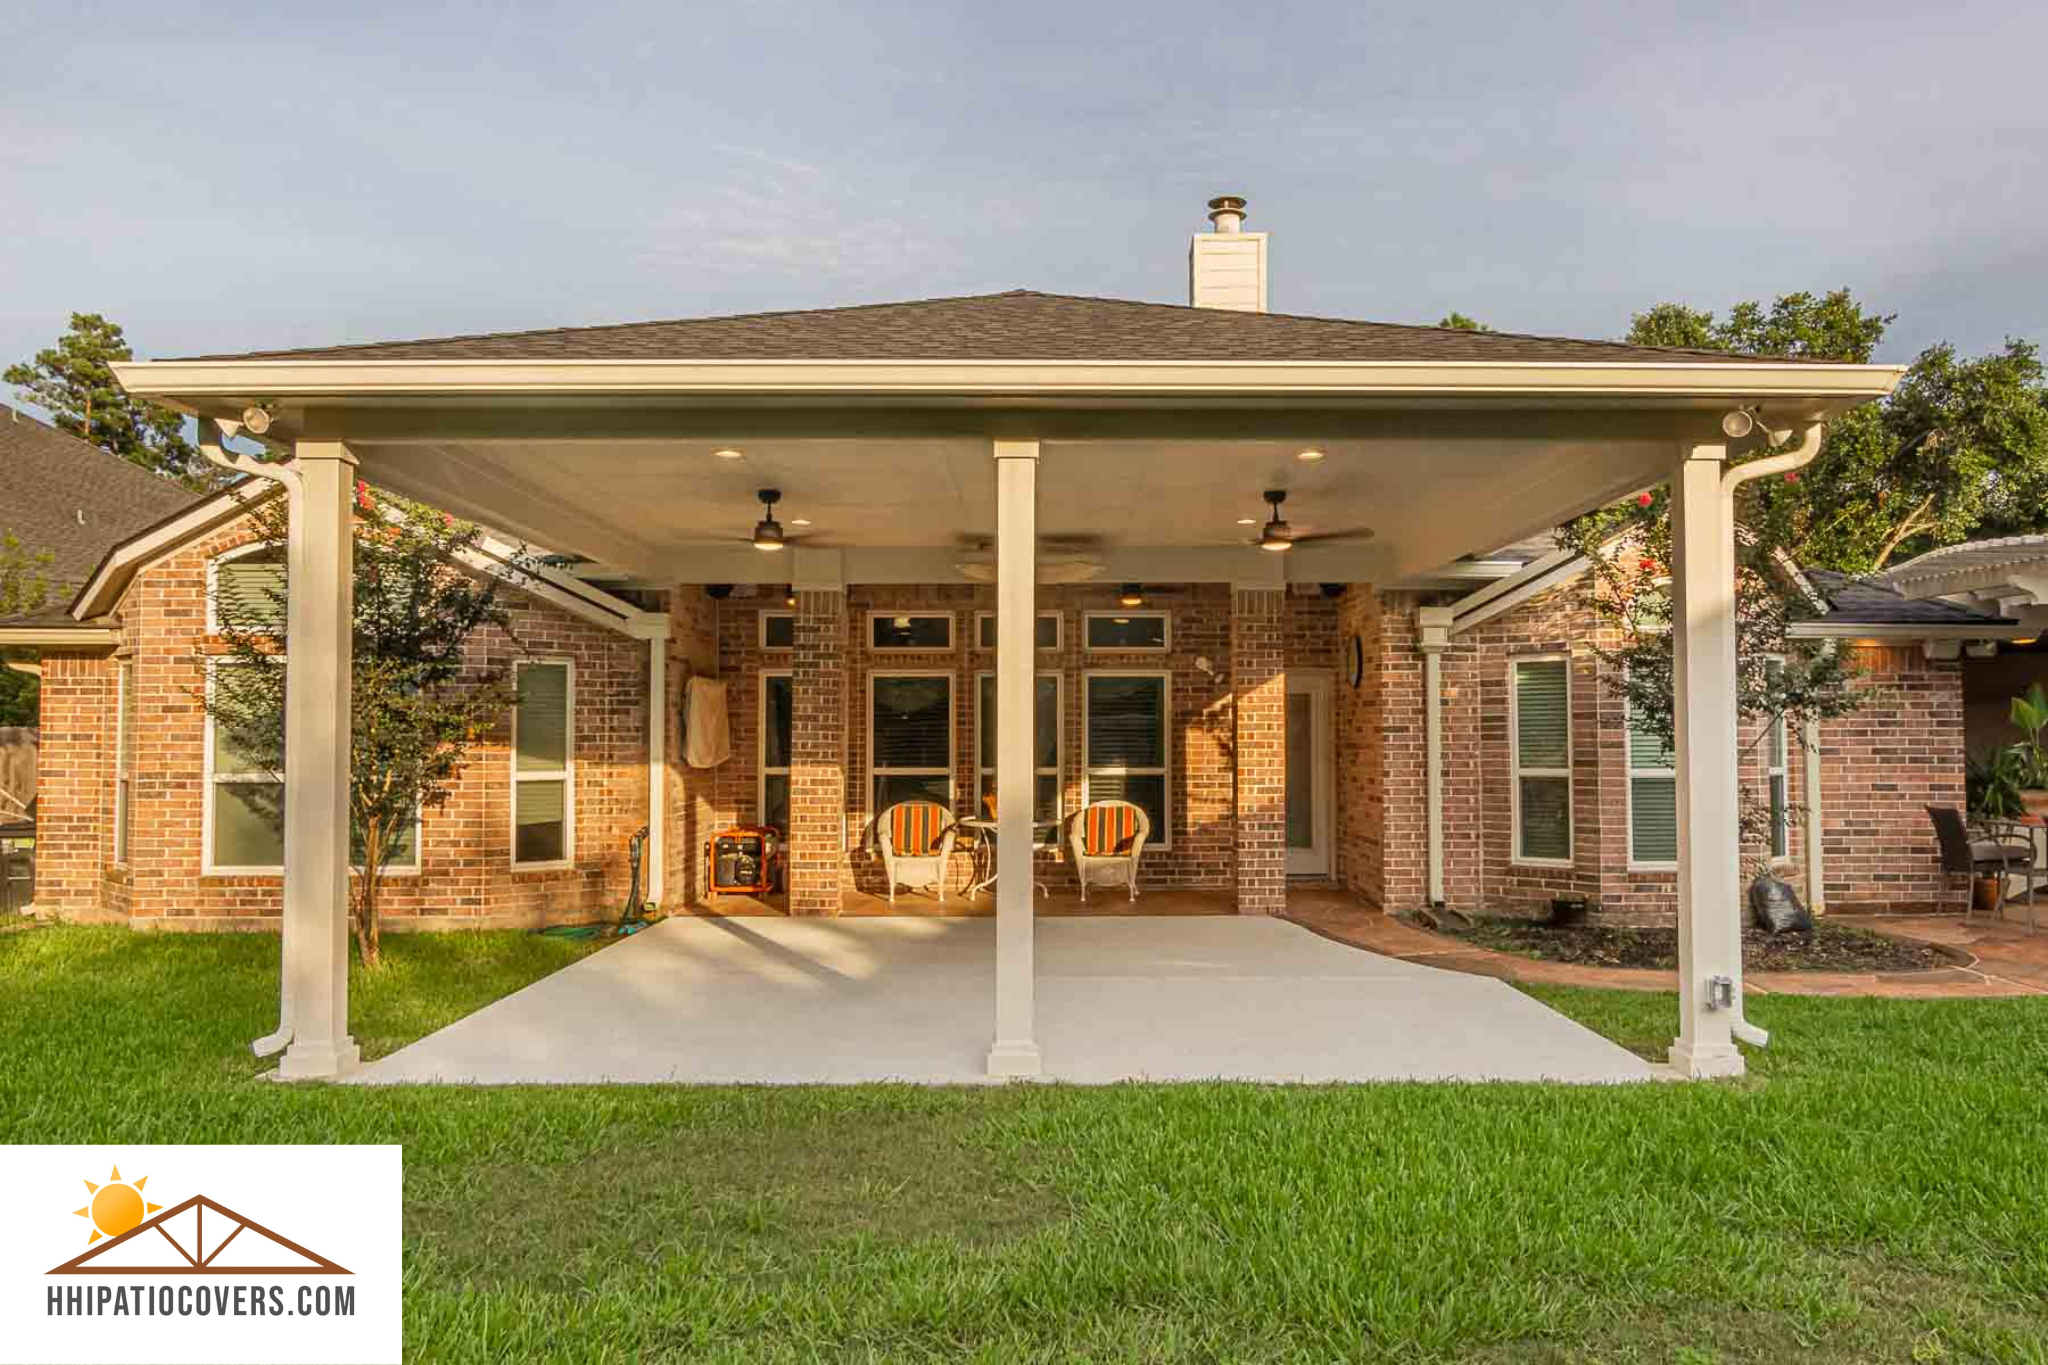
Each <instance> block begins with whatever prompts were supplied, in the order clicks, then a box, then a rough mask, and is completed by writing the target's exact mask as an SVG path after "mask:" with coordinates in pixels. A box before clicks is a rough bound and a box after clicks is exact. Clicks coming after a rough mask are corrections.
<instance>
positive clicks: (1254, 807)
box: [1230, 588, 1289, 915]
mask: <svg viewBox="0 0 2048 1365" xmlns="http://www.w3.org/2000/svg"><path fill="white" fill-rule="evenodd" d="M1288 624H1289V613H1288V610H1287V594H1286V593H1285V592H1283V591H1278V590H1253V589H1244V588H1240V589H1237V590H1236V591H1234V592H1233V593H1232V594H1231V607H1230V676H1231V686H1232V704H1233V706H1234V708H1235V710H1236V715H1237V735H1236V741H1237V743H1236V750H1235V762H1234V765H1233V766H1234V768H1235V771H1236V778H1237V812H1236V834H1237V848H1236V855H1237V909H1238V913H1239V914H1244V915H1277V914H1280V913H1282V912H1283V911H1285V910H1286V909H1287V647H1288Z"/></svg>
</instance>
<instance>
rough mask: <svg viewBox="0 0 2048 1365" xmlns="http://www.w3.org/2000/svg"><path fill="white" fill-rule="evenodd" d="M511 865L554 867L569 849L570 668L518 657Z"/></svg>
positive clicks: (572, 741) (572, 799)
mask: <svg viewBox="0 0 2048 1365" xmlns="http://www.w3.org/2000/svg"><path fill="white" fill-rule="evenodd" d="M513 673H514V682H515V685H516V687H517V691H518V701H517V702H516V703H515V704H514V706H513V708H512V865H513V866H514V867H546V866H559V865H562V864H566V863H567V862H569V861H570V857H571V852H570V851H571V850H572V849H573V848H575V846H576V845H575V838H574V828H573V823H572V821H573V816H574V807H575V799H576V798H575V783H574V780H573V775H574V764H575V714H576V678H575V666H574V665H573V664H571V663H570V662H569V661H568V660H567V659H522V660H520V661H519V663H518V664H517V665H515V666H514V669H513Z"/></svg>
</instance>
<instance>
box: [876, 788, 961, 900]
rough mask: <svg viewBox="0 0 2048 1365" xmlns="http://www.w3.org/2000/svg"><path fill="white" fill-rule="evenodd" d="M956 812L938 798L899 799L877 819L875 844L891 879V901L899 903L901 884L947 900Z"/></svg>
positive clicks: (884, 868)
mask: <svg viewBox="0 0 2048 1365" xmlns="http://www.w3.org/2000/svg"><path fill="white" fill-rule="evenodd" d="M959 832H960V830H959V826H957V825H956V824H954V823H953V813H952V812H951V811H949V810H947V809H946V808H945V807H944V806H942V805H940V804H938V803H937V802H936V801H898V802H897V803H896V804H895V805H893V806H891V807H889V809H887V810H885V811H883V812H882V815H881V818H880V819H878V820H876V821H875V844H876V846H877V847H878V848H880V849H881V851H882V869H883V871H884V873H885V874H886V875H887V876H888V878H889V904H891V905H894V904H895V903H896V888H897V886H899V885H902V886H907V887H910V888H911V889H912V890H916V889H918V888H920V887H922V888H924V889H926V890H928V891H933V892H936V893H937V894H938V897H939V903H940V904H942V905H943V904H944V903H945V900H946V864H947V863H948V862H949V861H950V860H951V859H952V857H953V841H954V839H955V838H956V837H957V836H958V835H959Z"/></svg>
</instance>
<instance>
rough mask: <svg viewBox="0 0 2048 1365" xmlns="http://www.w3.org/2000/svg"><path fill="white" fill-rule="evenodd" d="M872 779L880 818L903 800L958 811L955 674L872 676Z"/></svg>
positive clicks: (870, 744)
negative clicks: (955, 793) (955, 790)
mask: <svg viewBox="0 0 2048 1365" xmlns="http://www.w3.org/2000/svg"><path fill="white" fill-rule="evenodd" d="M868 775H869V779H870V790H871V791H872V793H873V795H874V800H875V804H874V807H873V813H874V814H877V815H879V814H881V813H882V812H883V811H885V810H887V809H889V807H891V806H893V805H895V804H896V803H897V802H898V801H936V802H938V803H939V804H940V805H942V806H944V807H946V808H947V809H948V810H951V809H952V808H953V675H952V674H950V673H872V674H870V675H868Z"/></svg>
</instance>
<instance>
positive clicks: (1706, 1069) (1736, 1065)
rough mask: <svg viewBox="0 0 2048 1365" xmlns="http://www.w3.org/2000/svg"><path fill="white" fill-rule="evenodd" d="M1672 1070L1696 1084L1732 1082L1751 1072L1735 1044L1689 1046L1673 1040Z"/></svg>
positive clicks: (1678, 1040) (1681, 1039)
mask: <svg viewBox="0 0 2048 1365" xmlns="http://www.w3.org/2000/svg"><path fill="white" fill-rule="evenodd" d="M1671 1069H1672V1070H1674V1071H1676V1072H1677V1073H1678V1074H1679V1075H1681V1076H1687V1077H1690V1078H1691V1079H1693V1080H1696V1081H1721V1080H1731V1079H1733V1078H1735V1077H1738V1076H1742V1075H1744V1074H1746V1073H1747V1071H1748V1063H1746V1062H1744V1061H1743V1060H1742V1050H1741V1049H1740V1048H1738V1047H1736V1046H1735V1044H1733V1043H1687V1042H1686V1041H1685V1039H1683V1038H1674V1039H1672V1040H1671Z"/></svg>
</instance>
